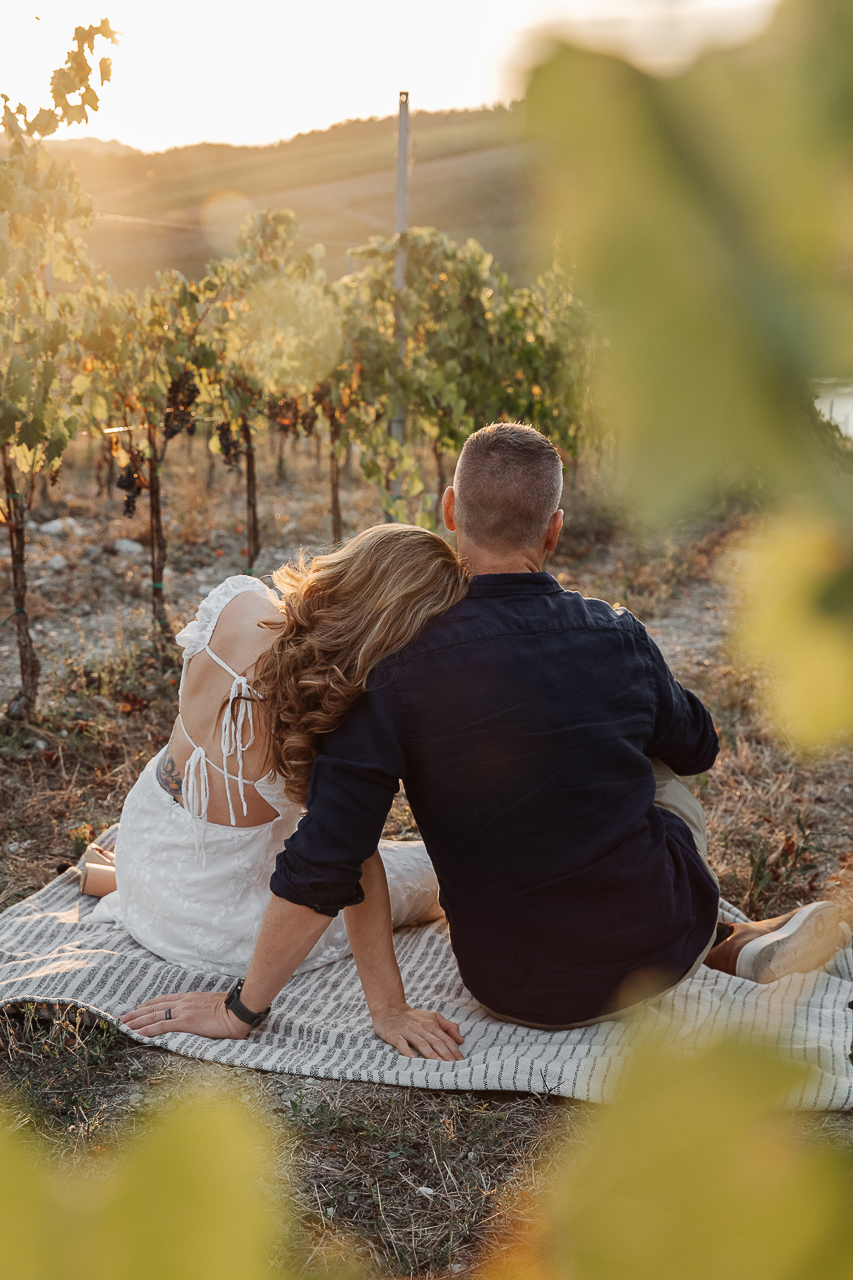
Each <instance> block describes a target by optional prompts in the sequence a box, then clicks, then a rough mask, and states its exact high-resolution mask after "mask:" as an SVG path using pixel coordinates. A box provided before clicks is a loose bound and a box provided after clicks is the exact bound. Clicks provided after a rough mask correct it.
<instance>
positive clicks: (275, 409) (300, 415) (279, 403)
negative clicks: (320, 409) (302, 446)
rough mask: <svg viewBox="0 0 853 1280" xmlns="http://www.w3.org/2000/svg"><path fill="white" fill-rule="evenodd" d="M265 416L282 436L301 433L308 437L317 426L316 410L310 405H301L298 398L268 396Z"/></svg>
mask: <svg viewBox="0 0 853 1280" xmlns="http://www.w3.org/2000/svg"><path fill="white" fill-rule="evenodd" d="M266 415H267V419H268V420H269V421H270V422H271V423H272V425H273V426H275V427H277V428H278V430H279V431H281V432H282V434H283V435H296V434H297V432H299V431H302V432H304V434H305V435H306V436H310V435H313V434H314V428H315V426H316V425H317V410H316V409H315V408H314V406H313V404H311V403H308V404H306V405H303V404H302V401H301V400H300V398H299V396H275V395H272V396H269V397H268V399H267V405H266Z"/></svg>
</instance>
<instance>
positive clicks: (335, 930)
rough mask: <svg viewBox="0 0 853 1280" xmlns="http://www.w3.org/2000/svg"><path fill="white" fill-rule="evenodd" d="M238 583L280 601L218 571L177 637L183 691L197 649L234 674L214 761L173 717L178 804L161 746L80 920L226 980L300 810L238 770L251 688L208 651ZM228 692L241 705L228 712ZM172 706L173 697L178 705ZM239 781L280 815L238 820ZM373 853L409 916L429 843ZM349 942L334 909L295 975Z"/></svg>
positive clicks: (395, 914)
mask: <svg viewBox="0 0 853 1280" xmlns="http://www.w3.org/2000/svg"><path fill="white" fill-rule="evenodd" d="M245 591H260V592H263V593H264V594H265V595H267V596H269V598H270V599H271V600H273V601H276V599H277V598H276V597H275V596H274V595H273V593H272V592H270V591H269V590H268V589H267V588H266V587H265V586H264V585H263V583H262V582H259V581H258V579H257V578H251V577H248V576H247V575H239V576H237V577H233V578H226V580H225V581H224V582H223V583H221V584H220V585H219V586H218V587H215V588H214V589H213V591H211V592H210V594H209V595H208V596H207V597H206V599H204V600H203V601H202V603H201V604H200V606H199V609H198V613H197V614H196V617H195V618H194V619H193V621H192V622H190V623H189V624H188V626H186V627H184V629H183V630H182V631H179V632H178V634H177V636H176V637H175V638H176V640H177V642H178V644H179V645H181V646H182V647H183V650H184V665H183V672H182V676H181V691H180V692H181V695H183V686H184V676H185V675H186V672H187V669H188V667H189V664H190V662H191V661H192V659H193V657H194V656H195V654H197V653H200V652H202V651H204V652H206V653H207V654H209V656H210V657H211V658H212V659H213V660H214V661H215V662H217V663H218V664H219V666H221V667H223V668H224V669H225V670H226V671H227V672H228V673H229V674H230V675H231V677H232V685H231V691H230V694H229V697H228V702H227V705H226V707H225V711H224V715H223V717H222V736H221V740H220V750H221V755H222V762H221V764H218V763H216V762H215V761H214V760H211V759H210V758H209V756H208V755H207V753H206V752H205V750H204V748H203V747H200V746H196V745H195V743H194V742H193V741H192V739H191V738H190V737H189V735H188V734H187V732H186V729H184V727H183V721H182V719H181V717H180V715H179V718H178V721H177V724H178V726H179V728H180V730H181V732H182V733H183V735H184V737H185V738H186V740H187V742H188V743H189V745H190V746H191V747H192V754H191V755H190V758H189V760H188V761H187V764H186V766H185V769H184V784H183V803H181V802H180V801H178V800H175V799H173V797H172V796H171V795H170V794H169V793H168V792H167V791H165V790H164V789H163V787H162V786H161V785H160V783H159V782H158V780H157V763H158V760H159V759H160V756H161V755H162V754H163V752H164V751H166V750H168V748H167V747H163V749H162V751H160V752H159V753H158V754H157V755H156V756H155V757H154V758H153V759H152V760H149V761H148V764H147V765H146V766H145V768H144V769H143V771H142V773H141V774H140V775H139V778H138V779H137V781H136V783H135V784H134V786H133V788H132V790H131V791H130V792H129V794H128V796H127V799H126V800H125V803H124V808H123V809H122V813H121V820H120V824H119V831H118V837H117V840H116V855H115V865H116V884H117V888H116V891H115V892H114V893H110V894H108V895H107V896H106V897H104V898H101V900H100V902H99V903H98V905H97V906H96V907H95V910H94V912H93V913H92V915H91V916H90V917H89V919H90V920H92V921H95V920H100V921H113V922H115V923H116V924H121V925H123V926H124V928H126V929H127V930H128V932H129V933H130V934H132V935H133V937H134V938H136V940H137V942H140V943H142V945H143V946H144V947H146V948H147V949H148V950H149V951H153V952H154V953H155V955H158V956H162V957H163V958H164V959H165V960H172V961H174V962H175V963H176V964H181V965H184V966H186V967H192V968H201V969H204V970H208V971H209V970H213V971H215V972H217V973H223V974H228V975H231V976H234V977H239V976H242V975H243V974H245V972H246V969H247V967H248V964H249V960H250V959H251V956H252V952H253V951H254V947H255V942H256V940H257V937H258V933H259V931H260V928H261V923H262V921H263V917H264V913H265V911H266V909H267V905H268V903H269V901H270V889H269V879H270V875H271V873H272V870H273V867H274V865H275V859H276V855H277V854H278V853H279V852H280V851H281V849H282V848H283V847H284V842H285V840H286V839H287V837H288V836H289V835H292V833H293V832H294V831H295V830H296V826H297V824H298V822H299V819H300V817H301V814H302V812H303V811H302V809H301V807H300V806H299V805H297V804H294V803H293V802H292V801H290V800H288V798H287V796H286V795H285V793H284V785H283V781H282V779H281V778H280V777H278V775H276V774H275V773H270V774H268V775H267V776H266V777H263V778H256V779H249V778H246V777H244V775H243V753H244V751H245V750H246V749H247V748H248V747H249V745H250V743H251V742H252V741H253V736H254V731H255V724H254V710H255V708H254V706H253V703H252V701H251V696H252V693H251V686H250V684H249V683H248V681H247V680H246V678H245V677H244V676H242V675H240V674H239V673H238V672H236V671H233V670H232V669H231V667H229V666H228V664H227V663H226V662H225V661H224V660H223V659H222V658H221V656H220V655H218V654H217V653H216V651H215V648H214V647H213V646H212V641H213V639H214V633H215V629H216V624H217V622H218V620H219V615H220V614H221V612H222V610H223V609H224V608H225V606H226V605H227V604H229V603H230V602H231V601H232V600H233V599H234V598H235V597H236V596H238V595H241V594H242V593H243V592H245ZM235 699H239V700H240V701H239V704H238V707H237V710H236V713H235V714H234V715H233V716H232V703H233V702H234V701H235ZM180 706H181V699H180V698H179V711H180ZM209 769H213V770H216V771H218V772H219V773H220V774H224V775H225V778H226V794H227V796H228V805H229V815H230V824H229V825H228V826H224V825H220V824H218V823H213V822H209V821H208V820H207V803H208V780H209V774H208V770H209ZM246 787H254V788H255V790H256V791H257V793H258V794H259V795H260V796H261V798H262V799H263V800H265V801H266V802H267V804H269V805H270V807H271V808H273V809H275V810H276V815H277V816H276V817H275V818H273V819H272V820H271V821H269V822H265V823H263V824H261V825H260V826H251V827H240V826H237V823H236V815H235V810H234V805H235V803H236V804H237V805H238V806H239V805H242V804H244V794H245V788H246ZM232 792H235V793H236V794H235V795H233V796H232ZM244 812H245V809H244ZM379 851H380V854H381V856H382V861H383V863H384V865H385V871H386V874H387V877H388V890H389V893H390V896H391V913H392V918H393V923H394V927H395V928H399V927H400V926H401V925H405V924H411V923H413V922H414V921H415V920H417V919H419V918H420V917H421V916H423V915H424V914H425V913H426V912H428V911H430V910H431V909H433V908H434V907H435V905H436V903H437V900H438V886H437V883H436V879H435V874H434V872H433V869H432V864H431V862H430V860H429V857H428V856H427V852H426V849H425V848H424V846H423V844H422V843H421V842H420V841H394V840H383V841H382V842H381V843H380V845H379ZM349 950H350V946H349V941H348V939H347V932H346V925H345V923H344V917H343V915H338V916H336V917H335V918H334V919H332V920H330V922H329V927H328V929H326V931H325V933H324V934H323V935H322V937H321V938H320V940H319V941H318V942H317V943H316V945H315V946H314V947H313V949H312V950H311V952H310V954H309V955H308V957H307V958H306V959H305V960H304V961H303V962H302V964H301V965H300V966H299V969H297V973H299V972H305V971H307V970H309V969H317V968H319V967H320V966H321V965H324V964H329V963H330V962H331V961H333V960H337V959H339V958H341V957H342V956H344V955H347V954H348V953H349Z"/></svg>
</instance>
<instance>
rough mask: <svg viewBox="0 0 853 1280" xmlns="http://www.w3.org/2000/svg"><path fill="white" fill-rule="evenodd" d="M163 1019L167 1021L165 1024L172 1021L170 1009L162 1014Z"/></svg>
mask: <svg viewBox="0 0 853 1280" xmlns="http://www.w3.org/2000/svg"><path fill="white" fill-rule="evenodd" d="M163 1017H164V1018H165V1019H166V1021H167V1022H171V1020H172V1010H171V1009H167V1010H166V1012H165V1013H164V1014H163Z"/></svg>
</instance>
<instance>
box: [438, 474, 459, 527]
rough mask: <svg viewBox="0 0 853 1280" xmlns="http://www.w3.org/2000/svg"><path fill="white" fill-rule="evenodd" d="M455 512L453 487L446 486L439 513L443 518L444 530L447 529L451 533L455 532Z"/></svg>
mask: <svg viewBox="0 0 853 1280" xmlns="http://www.w3.org/2000/svg"><path fill="white" fill-rule="evenodd" d="M455 510H456V494H455V493H454V492H453V486H452V485H448V487H447V488H446V489H445V491H444V496H443V497H442V499H441V511H442V515H443V516H444V524H445V528H447V529H449V530H450V532H451V533H455V532H456V521H455V520H454V519H453V515H454V512H455Z"/></svg>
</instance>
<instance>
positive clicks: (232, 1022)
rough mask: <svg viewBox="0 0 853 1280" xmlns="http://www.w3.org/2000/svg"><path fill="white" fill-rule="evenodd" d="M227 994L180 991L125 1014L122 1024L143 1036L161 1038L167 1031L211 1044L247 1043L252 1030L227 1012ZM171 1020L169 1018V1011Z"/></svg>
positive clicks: (157, 998) (122, 1017)
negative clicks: (201, 1037) (184, 1034)
mask: <svg viewBox="0 0 853 1280" xmlns="http://www.w3.org/2000/svg"><path fill="white" fill-rule="evenodd" d="M227 995H228V992H227V991H179V992H175V994H174V995H167V996H157V997H156V998H155V999H154V1000H146V1001H145V1003H144V1004H141V1005H140V1006H139V1008H138V1009H133V1010H131V1012H130V1013H123V1014H122V1015H121V1021H122V1022H123V1023H124V1025H125V1026H126V1027H129V1028H130V1030H131V1031H136V1032H138V1033H139V1035H141V1036H162V1035H165V1034H166V1032H168V1031H188V1032H190V1034H191V1035H194V1036H206V1037H207V1038H208V1040H245V1038H246V1036H247V1035H248V1034H249V1032H250V1031H251V1030H252V1028H251V1027H250V1026H249V1024H248V1023H247V1022H243V1021H241V1019H240V1018H238V1017H236V1016H235V1015H234V1014H233V1013H232V1012H231V1010H230V1009H226V1008H225V997H226V996H227ZM167 1010H170V1011H171V1017H170V1018H167V1017H166V1011H167Z"/></svg>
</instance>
